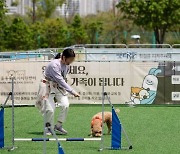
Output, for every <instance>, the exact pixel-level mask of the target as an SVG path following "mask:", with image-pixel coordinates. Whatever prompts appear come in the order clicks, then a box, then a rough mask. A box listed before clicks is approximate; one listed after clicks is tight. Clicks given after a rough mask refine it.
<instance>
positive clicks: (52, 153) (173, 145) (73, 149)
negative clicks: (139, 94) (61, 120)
mask: <svg viewBox="0 0 180 154" xmlns="http://www.w3.org/2000/svg"><path fill="white" fill-rule="evenodd" d="M117 107H118V108H119V109H120V110H121V111H120V113H119V117H120V119H121V122H122V124H123V126H124V128H125V130H126V132H127V134H128V136H129V138H130V140H131V141H132V143H133V149H132V150H117V151H111V150H105V151H103V152H98V151H97V150H98V149H99V147H100V142H99V141H96V142H89V141H87V142H61V145H62V147H63V149H64V151H65V153H66V154H98V153H105V154H106V153H107V154H116V153H121V154H124V153H132V154H179V153H180V107H165V106H161V107H156V106H154V107H142V106H140V107H135V108H130V107H125V106H116V108H117ZM105 108H106V110H107V111H110V110H111V108H110V107H109V106H106V107H105ZM58 111H59V110H58V108H57V109H56V117H57V116H58ZM100 111H101V106H98V105H94V106H93V105H87V106H83V105H72V106H71V107H70V110H69V115H68V119H67V121H66V123H65V124H64V128H65V129H67V130H68V135H66V136H59V137H66V138H67V137H88V134H89V132H90V121H91V117H92V116H93V115H94V114H95V113H97V112H100ZM42 134H43V118H42V116H41V114H40V113H39V112H38V110H37V109H36V108H35V107H16V108H15V137H16V138H20V137H22V138H28V137H29V138H32V137H42V136H43V135H42ZM5 138H6V139H5V141H6V143H5V144H6V146H9V145H10V143H11V109H10V108H6V109H5ZM123 142H124V143H123V145H124V146H126V145H127V143H126V142H125V140H124V139H123ZM15 145H16V146H17V147H18V148H17V149H16V150H15V151H13V152H8V151H7V150H1V151H0V153H2V154H6V153H8V154H9V153H18V154H42V153H43V142H15ZM105 145H106V146H110V135H105ZM47 153H48V154H57V144H56V143H55V142H47Z"/></svg>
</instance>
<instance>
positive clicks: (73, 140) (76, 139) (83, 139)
mask: <svg viewBox="0 0 180 154" xmlns="http://www.w3.org/2000/svg"><path fill="white" fill-rule="evenodd" d="M14 140H15V141H33V142H42V141H44V140H45V141H56V139H55V138H15V139H14ZM58 141H67V142H81V141H101V138H58Z"/></svg>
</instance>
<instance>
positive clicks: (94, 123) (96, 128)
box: [90, 109, 120, 137]
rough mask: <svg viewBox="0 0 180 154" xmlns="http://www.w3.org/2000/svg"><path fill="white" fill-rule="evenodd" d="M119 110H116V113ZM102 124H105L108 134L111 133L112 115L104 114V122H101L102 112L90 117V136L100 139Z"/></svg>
mask: <svg viewBox="0 0 180 154" xmlns="http://www.w3.org/2000/svg"><path fill="white" fill-rule="evenodd" d="M119 112H120V110H119V109H116V113H119ZM102 122H104V123H106V124H107V128H108V134H110V132H111V125H112V113H111V112H104V120H103V121H102V112H99V113H97V114H96V115H94V116H93V117H92V120H91V134H90V135H91V136H93V137H101V135H102Z"/></svg>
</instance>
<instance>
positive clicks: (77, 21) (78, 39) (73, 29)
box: [69, 15, 88, 44]
mask: <svg viewBox="0 0 180 154" xmlns="http://www.w3.org/2000/svg"><path fill="white" fill-rule="evenodd" d="M69 29H70V40H71V44H83V43H87V38H88V37H87V34H86V32H85V29H84V27H83V25H82V22H81V18H80V16H79V15H75V16H74V19H73V22H72V24H71V25H70V28H69Z"/></svg>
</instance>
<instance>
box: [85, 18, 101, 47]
mask: <svg viewBox="0 0 180 154" xmlns="http://www.w3.org/2000/svg"><path fill="white" fill-rule="evenodd" d="M85 28H86V31H87V35H88V37H89V39H90V43H91V44H96V43H98V36H99V35H100V34H101V32H102V31H103V24H102V22H101V21H89V22H88V23H86V24H85Z"/></svg>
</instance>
